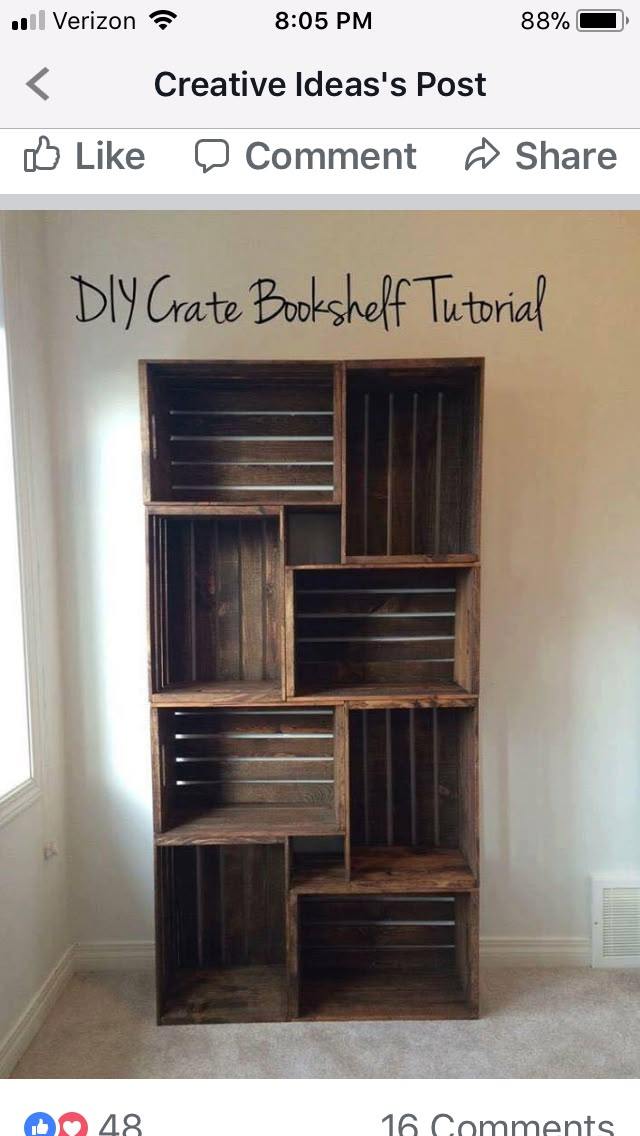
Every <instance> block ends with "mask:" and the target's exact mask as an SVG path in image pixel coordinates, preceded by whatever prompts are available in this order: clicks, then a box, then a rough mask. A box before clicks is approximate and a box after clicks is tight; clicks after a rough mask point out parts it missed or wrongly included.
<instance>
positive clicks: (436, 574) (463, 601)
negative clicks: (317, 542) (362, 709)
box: [287, 566, 478, 699]
mask: <svg viewBox="0 0 640 1136" xmlns="http://www.w3.org/2000/svg"><path fill="white" fill-rule="evenodd" d="M287 576H288V590H289V593H290V595H289V598H288V603H287V610H288V622H289V628H288V641H289V648H288V657H289V659H290V662H291V665H290V668H289V670H290V673H289V676H288V684H287V691H288V694H289V696H290V697H291V696H297V697H311V696H314V695H317V696H318V697H320V696H322V697H327V698H337V699H340V698H350V697H354V698H361V697H365V696H366V695H367V693H376V692H380V691H382V692H383V693H384V694H385V695H386V696H391V697H392V696H393V695H395V694H399V693H405V694H406V693H414V694H416V695H420V694H424V693H428V692H429V691H435V692H443V693H447V692H448V693H450V694H457V693H463V692H467V693H474V692H475V691H476V689H477V680H478V676H477V647H476V639H475V631H474V622H475V619H476V613H477V603H478V570H477V568H476V567H475V566H474V567H473V568H453V567H451V568H437V569H436V568H434V567H417V566H412V567H406V568H365V567H364V566H358V567H354V566H350V567H340V568H334V567H332V568H329V567H325V568H317V569H314V568H308V569H300V568H297V569H292V570H290V569H289V570H287Z"/></svg>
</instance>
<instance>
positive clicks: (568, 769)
mask: <svg viewBox="0 0 640 1136" xmlns="http://www.w3.org/2000/svg"><path fill="white" fill-rule="evenodd" d="M45 228H46V249H45V250H44V252H45V257H46V260H45V269H46V277H47V282H48V299H47V311H46V316H47V321H48V340H47V342H48V348H49V350H50V365H51V383H52V396H53V402H54V404H55V406H56V415H55V432H56V455H57V470H56V486H55V488H56V493H57V523H58V554H59V565H60V570H61V574H62V588H63V607H64V620H65V630H64V652H65V666H66V715H67V727H68V730H67V733H68V742H69V747H70V748H69V790H70V804H71V810H72V818H73V822H72V831H73V838H74V853H75V855H74V877H73V878H74V882H73V894H74V908H75V937H76V938H79V939H88V940H101V939H136V938H139V939H142V938H147V937H149V936H150V933H151V825H150V805H149V796H150V792H149V772H148V767H149V752H148V751H149V745H148V717H147V705H146V670H145V667H146V661H145V616H144V542H143V512H142V507H141V503H140V502H141V478H140V460H139V436H138V404H137V373H136V363H137V360H138V358H140V357H162V356H167V357H168V356H173V357H176V356H180V357H249V358H251V357H255V358H260V357H265V358H277V357H283V358H284V357H298V358H304V357H309V358H314V357H317V358H320V357H338V358H344V357H347V358H348V357H350V356H351V357H363V356H364V357H366V356H370V357H373V358H375V357H381V356H390V357H403V356H438V355H443V356H444V355H446V356H451V355H483V356H485V357H486V402H485V432H484V446H485V460H484V503H483V541H482V556H483V600H482V700H481V705H482V715H481V722H482V726H481V737H482V800H483V828H482V845H483V858H484V869H483V871H484V874H483V933H484V934H485V935H489V936H496V935H497V936H499V935H506V936H518V935H522V936H586V935H587V934H588V933H589V912H588V887H587V878H588V875H589V873H590V872H592V871H594V870H602V869H607V868H616V869H619V868H622V867H626V866H635V867H638V868H640V846H639V845H640V837H639V835H638V834H639V833H640V752H639V751H640V697H639V689H638V688H639V685H640V684H639V677H640V637H639V635H638V615H639V612H640V602H639V601H640V595H639V591H640V585H639V579H640V573H639V572H638V562H639V560H640V477H639V464H640V463H639V449H640V447H639V445H638V442H639V438H640V430H639V426H638V423H639V422H640V373H639V367H638V360H639V358H640V331H639V328H640V321H639V319H638V307H639V301H640V283H639V280H640V241H639V238H640V221H639V219H638V217H637V216H633V215H632V214H615V213H603V212H598V213H584V214H581V213H564V214H561V213H549V212H544V213H539V214H531V213H522V214H519V213H505V214H500V213H489V212H483V213H476V214H474V213H459V212H456V213H449V214H447V213H437V214H435V213H431V214H430V213H421V214H419V213H404V214H402V213H355V212H350V213H324V214H323V213H298V214H295V213H289V214H288V213H264V214H260V213H237V214H233V213H227V214H218V215H216V214H215V213H211V214H196V213H184V214H168V213H155V214H154V213H146V214H145V213H135V214H133V213H130V214H126V213H119V214H118V213H112V214H106V215H105V214H99V213H84V214H73V213H67V214H64V213H60V214H49V215H47V217H46V221H45ZM347 271H351V272H352V273H353V274H354V278H355V281H356V284H357V287H358V289H359V290H360V291H361V292H362V293H364V294H367V293H370V292H371V293H373V294H375V292H376V289H377V283H378V280H379V278H380V276H381V275H382V274H383V273H385V272H388V273H391V274H394V275H405V276H418V275H425V274H428V273H432V272H453V273H454V274H455V276H456V281H455V284H454V285H453V286H452V289H451V291H452V292H458V293H462V292H464V291H465V290H466V289H468V288H469V287H474V288H477V290H478V291H479V292H481V293H483V294H485V295H492V294H494V295H499V296H501V297H502V296H504V295H505V293H506V292H508V291H509V290H510V289H514V290H515V291H516V292H517V293H524V294H529V293H530V292H531V291H532V289H533V287H534V282H535V277H536V275H537V274H538V273H539V272H544V273H545V274H546V275H547V277H548V292H547V298H546V301H545V308H544V321H545V331H544V333H543V334H541V333H540V332H539V331H538V330H537V329H536V328H535V327H534V326H533V325H521V326H519V327H511V326H503V325H501V326H495V325H489V326H486V327H472V326H470V325H469V324H467V323H460V324H450V325H448V326H444V325H442V324H440V325H438V326H433V325H432V324H431V323H430V322H429V321H428V320H426V319H425V311H424V306H423V304H422V303H421V302H420V301H419V299H418V297H416V298H415V300H412V302H411V305H410V307H409V308H408V309H406V310H405V313H404V323H403V326H402V328H401V329H400V330H399V331H393V332H391V333H388V334H387V333H385V332H384V331H383V330H382V328H381V327H379V326H377V325H375V326H365V325H362V324H359V325H356V326H352V327H343V328H340V329H332V328H329V327H327V326H324V325H318V326H304V327H300V326H296V327H289V326H286V325H284V324H282V323H280V322H274V323H273V324H270V325H268V326H266V327H262V328H260V327H256V326H253V325H252V323H251V322H250V320H249V319H243V320H242V321H240V322H238V323H236V324H232V325H227V326H225V327H218V328H215V327H213V326H212V325H209V324H206V325H205V324H202V325H193V324H192V325H190V326H184V325H183V326H173V325H171V324H170V323H168V322H167V323H164V324H159V325H157V326H150V325H149V324H147V323H144V322H142V321H140V322H135V323H134V326H133V327H132V329H131V330H130V331H129V332H125V331H124V330H122V329H121V328H120V327H112V326H111V325H110V324H109V323H107V322H104V321H99V322H96V323H93V324H88V325H85V326H81V325H80V324H78V323H77V322H75V321H74V312H75V301H76V296H75V291H74V286H73V285H72V283H71V282H70V280H69V277H70V275H71V274H77V273H79V272H81V273H83V274H84V275H85V276H87V277H88V278H90V279H92V280H96V281H99V278H100V277H101V276H103V277H104V276H105V274H108V273H109V272H115V273H117V274H118V275H121V276H123V277H127V276H131V275H133V274H136V275H138V277H140V278H141V279H142V280H144V281H146V282H147V283H148V282H150V281H151V280H152V279H153V278H154V277H156V276H158V275H160V274H161V273H163V272H170V273H172V274H173V277H174V282H175V289H176V294H178V295H180V296H181V297H188V296H193V297H196V296H206V295H207V294H208V293H210V291H211V289H212V288H214V287H217V288H218V289H219V290H220V291H221V292H223V293H224V294H225V295H228V296H230V297H231V296H236V295H238V296H242V297H243V298H244V299H246V290H247V286H248V284H249V283H250V282H251V281H252V280H253V279H254V278H255V277H256V276H258V275H260V274H265V275H268V274H273V275H276V276H277V277H278V278H279V280H280V281H281V282H282V284H283V285H285V286H286V289H287V292H288V293H289V294H290V295H295V294H296V293H297V294H303V295H304V294H306V291H307V282H308V278H309V276H310V274H311V273H312V272H315V273H316V274H317V275H318V277H319V278H320V281H321V284H322V287H323V289H324V290H326V291H327V292H331V293H333V294H339V289H340V287H341V284H342V280H343V276H344V273H345V272H347ZM336 290H338V291H336Z"/></svg>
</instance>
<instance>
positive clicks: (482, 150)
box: [464, 138, 500, 170]
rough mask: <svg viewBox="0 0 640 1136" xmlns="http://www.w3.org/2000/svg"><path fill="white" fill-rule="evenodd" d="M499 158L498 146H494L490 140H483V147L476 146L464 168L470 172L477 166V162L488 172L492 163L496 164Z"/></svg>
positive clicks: (468, 155) (470, 152)
mask: <svg viewBox="0 0 640 1136" xmlns="http://www.w3.org/2000/svg"><path fill="white" fill-rule="evenodd" d="M499 156H500V151H499V150H498V148H497V146H494V145H493V142H490V141H489V139H488V138H483V139H482V145H481V146H475V147H474V148H473V150H470V151H469V153H468V154H467V160H466V162H465V163H464V168H465V170H470V169H471V167H472V166H474V165H475V164H476V162H481V163H482V169H483V170H486V169H487V167H488V166H490V165H491V163H492V162H495V160H496V158H498V157H499Z"/></svg>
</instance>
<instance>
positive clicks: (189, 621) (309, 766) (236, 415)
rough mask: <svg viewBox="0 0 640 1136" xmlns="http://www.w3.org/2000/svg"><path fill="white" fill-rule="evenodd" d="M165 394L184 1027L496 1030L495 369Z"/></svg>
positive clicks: (149, 487) (266, 376) (464, 365)
mask: <svg viewBox="0 0 640 1136" xmlns="http://www.w3.org/2000/svg"><path fill="white" fill-rule="evenodd" d="M140 379H141V395H142V419H143V451H144V485H145V502H146V509H147V526H148V527H147V537H148V583H149V589H148V590H149V666H150V691H151V719H152V752H153V786H154V830H155V863H156V913H157V983H158V1017H159V1021H160V1022H162V1023H181V1022H239V1021H281V1020H296V1019H325V1020H332V1019H358V1018H360V1019H363V1018H368V1019H387V1018H389V1019H394V1018H396V1019H397V1018H405V1019H418V1018H471V1017H475V1016H477V1013H478V886H479V878H478V733H477V713H478V643H479V572H480V560H479V535H480V463H481V423H482V383H483V363H482V360H480V359H466V358H463V359H436V360H405V361H396V360H384V361H379V362H378V361H375V362H374V361H370V360H369V361H364V362H340V363H333V362H311V363H310V362H300V363H297V362H281V363H264V362H228V361H222V362H220V361H215V362H189V361H185V362H180V361H178V362H171V361H157V362H145V363H142V364H141V368H140Z"/></svg>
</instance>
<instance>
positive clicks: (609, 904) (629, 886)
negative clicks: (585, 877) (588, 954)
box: [591, 875, 640, 967]
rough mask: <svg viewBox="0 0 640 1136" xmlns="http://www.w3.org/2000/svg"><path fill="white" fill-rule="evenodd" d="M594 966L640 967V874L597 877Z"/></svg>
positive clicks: (594, 896) (595, 878)
mask: <svg viewBox="0 0 640 1136" xmlns="http://www.w3.org/2000/svg"><path fill="white" fill-rule="evenodd" d="M591 946H592V965H593V966H594V967H623V966H637V967H640V875H617V876H594V877H593V880H592V939H591Z"/></svg>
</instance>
